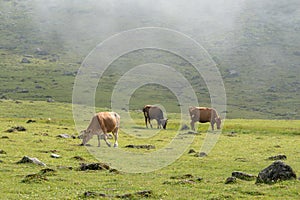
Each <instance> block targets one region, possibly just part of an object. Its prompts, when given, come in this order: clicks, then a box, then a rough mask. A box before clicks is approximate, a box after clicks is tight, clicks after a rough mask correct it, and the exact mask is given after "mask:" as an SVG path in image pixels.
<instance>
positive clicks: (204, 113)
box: [198, 107, 212, 123]
mask: <svg viewBox="0 0 300 200" xmlns="http://www.w3.org/2000/svg"><path fill="white" fill-rule="evenodd" d="M198 109H199V111H200V118H199V122H201V123H205V122H210V121H211V116H212V109H211V108H207V107H199V108H198Z"/></svg>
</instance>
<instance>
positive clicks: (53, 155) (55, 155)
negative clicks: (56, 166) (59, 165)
mask: <svg viewBox="0 0 300 200" xmlns="http://www.w3.org/2000/svg"><path fill="white" fill-rule="evenodd" d="M50 156H51V158H60V155H58V154H55V153H51V155H50Z"/></svg>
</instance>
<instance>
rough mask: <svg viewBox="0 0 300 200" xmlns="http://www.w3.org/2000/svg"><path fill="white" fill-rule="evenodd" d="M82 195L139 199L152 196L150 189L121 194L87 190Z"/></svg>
mask: <svg viewBox="0 0 300 200" xmlns="http://www.w3.org/2000/svg"><path fill="white" fill-rule="evenodd" d="M83 196H84V197H106V198H120V199H141V198H150V197H152V196H153V192H152V191H151V190H143V191H139V192H135V193H127V194H121V195H115V196H114V195H108V194H104V193H100V192H91V191H87V192H84V194H83Z"/></svg>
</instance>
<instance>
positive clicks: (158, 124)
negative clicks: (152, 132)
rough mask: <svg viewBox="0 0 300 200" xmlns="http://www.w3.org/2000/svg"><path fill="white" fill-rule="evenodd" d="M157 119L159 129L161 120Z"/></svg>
mask: <svg viewBox="0 0 300 200" xmlns="http://www.w3.org/2000/svg"><path fill="white" fill-rule="evenodd" d="M156 121H157V129H159V128H160V120H158V119H156Z"/></svg>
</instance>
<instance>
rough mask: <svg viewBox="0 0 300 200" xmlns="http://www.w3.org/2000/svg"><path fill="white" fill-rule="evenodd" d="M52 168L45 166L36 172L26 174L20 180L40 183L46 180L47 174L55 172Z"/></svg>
mask: <svg viewBox="0 0 300 200" xmlns="http://www.w3.org/2000/svg"><path fill="white" fill-rule="evenodd" d="M55 172H56V171H55V170H54V169H50V168H45V169H42V170H41V171H39V172H38V173H36V174H28V175H26V176H25V177H24V179H23V180H22V181H21V182H22V183H42V182H44V181H48V178H47V176H49V175H54V174H55Z"/></svg>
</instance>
